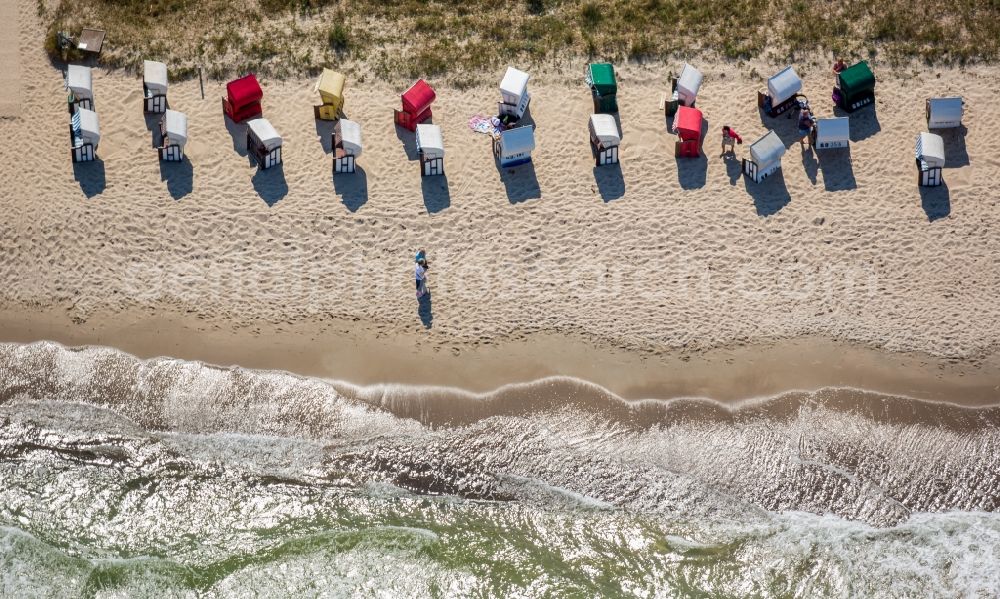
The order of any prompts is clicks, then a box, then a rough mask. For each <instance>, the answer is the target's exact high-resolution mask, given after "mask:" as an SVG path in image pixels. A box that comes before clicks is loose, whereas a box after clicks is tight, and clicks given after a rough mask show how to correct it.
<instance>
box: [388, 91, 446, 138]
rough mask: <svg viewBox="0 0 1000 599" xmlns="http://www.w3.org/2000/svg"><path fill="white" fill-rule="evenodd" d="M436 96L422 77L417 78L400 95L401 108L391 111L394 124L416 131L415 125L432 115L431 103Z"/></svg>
mask: <svg viewBox="0 0 1000 599" xmlns="http://www.w3.org/2000/svg"><path fill="white" fill-rule="evenodd" d="M436 98H437V94H435V93H434V90H433V89H432V88H431V86H430V85H428V84H427V82H426V81H424V80H423V79H419V80H418V81H417V82H416V83H414V84H413V85H411V86H410V89H408V90H406V91H405V92H403V95H402V96H400V100H401V102H402V105H403V109H402V110H394V111H393V112H394V118H395V121H396V124H397V125H399V126H400V127H405V128H407V129H409V130H410V131H416V130H417V125H419V124H420V123H423V122H424V121H426V120H428V119H430V118H431V116H433V115H432V113H431V104H433V103H434V100H435V99H436Z"/></svg>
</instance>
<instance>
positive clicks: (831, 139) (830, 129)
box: [809, 116, 851, 150]
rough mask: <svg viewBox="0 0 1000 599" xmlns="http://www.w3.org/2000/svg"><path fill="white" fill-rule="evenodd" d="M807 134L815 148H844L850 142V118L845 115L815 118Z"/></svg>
mask: <svg viewBox="0 0 1000 599" xmlns="http://www.w3.org/2000/svg"><path fill="white" fill-rule="evenodd" d="M809 135H810V136H811V137H810V141H811V142H812V146H813V147H814V148H816V149H817V150H830V149H833V148H846V147H848V146H849V145H850V143H851V119H849V118H847V117H846V116H842V117H828V118H821V119H816V124H815V125H814V126H813V128H812V131H811V132H810V133H809Z"/></svg>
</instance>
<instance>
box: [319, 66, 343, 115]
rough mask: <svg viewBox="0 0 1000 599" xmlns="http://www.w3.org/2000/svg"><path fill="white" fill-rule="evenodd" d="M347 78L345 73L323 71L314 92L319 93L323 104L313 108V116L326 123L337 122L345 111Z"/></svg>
mask: <svg viewBox="0 0 1000 599" xmlns="http://www.w3.org/2000/svg"><path fill="white" fill-rule="evenodd" d="M346 82H347V77H345V76H344V74H343V73H338V72H337V71H332V70H330V69H323V74H322V75H320V76H319V81H317V82H316V87H315V88H314V89H313V91H316V92H319V97H320V101H321V102H322V104H320V105H319V106H313V114H315V116H316V118H318V119H322V120H324V121H335V120H337V119H339V118H340V117H341V114H342V113H343V110H344V85H345V83H346Z"/></svg>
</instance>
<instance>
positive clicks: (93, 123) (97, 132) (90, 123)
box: [75, 108, 101, 146]
mask: <svg viewBox="0 0 1000 599" xmlns="http://www.w3.org/2000/svg"><path fill="white" fill-rule="evenodd" d="M75 116H77V117H78V118H79V121H80V136H81V137H83V139H84V141H86V142H88V143H92V144H94V145H95V146H96V145H97V144H98V142H100V141H101V124H100V122H99V121H98V120H97V113H96V112H94V111H93V110H88V109H86V108H79V109H77V111H76V115H75Z"/></svg>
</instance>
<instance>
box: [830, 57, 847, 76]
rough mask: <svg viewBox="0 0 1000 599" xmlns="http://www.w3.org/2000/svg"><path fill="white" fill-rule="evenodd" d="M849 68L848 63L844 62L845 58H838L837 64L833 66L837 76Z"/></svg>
mask: <svg viewBox="0 0 1000 599" xmlns="http://www.w3.org/2000/svg"><path fill="white" fill-rule="evenodd" d="M846 68H847V63H845V62H844V59H843V58H838V59H837V62H836V63H835V64H834V65H833V73H834V74H835V75H838V74H840V72H841V71H843V70H844V69H846Z"/></svg>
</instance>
